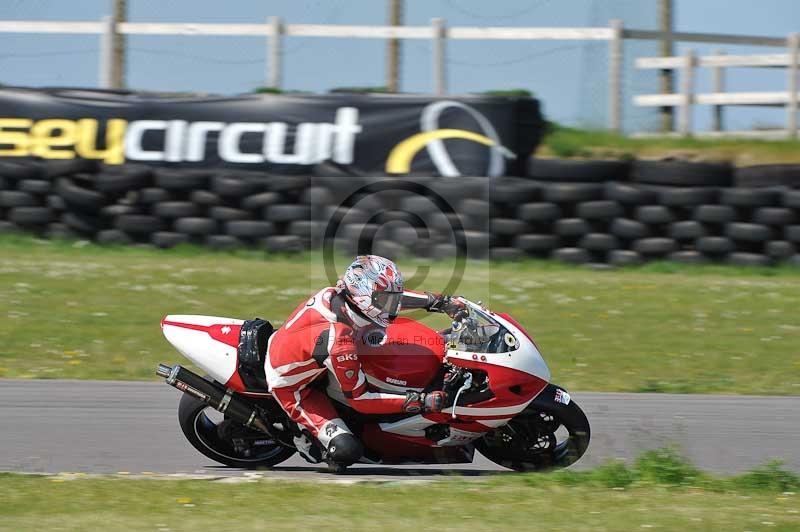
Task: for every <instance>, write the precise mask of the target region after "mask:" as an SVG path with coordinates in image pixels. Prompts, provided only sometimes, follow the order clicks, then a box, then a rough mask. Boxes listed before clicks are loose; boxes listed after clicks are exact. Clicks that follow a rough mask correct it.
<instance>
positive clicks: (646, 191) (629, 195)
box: [605, 181, 658, 205]
mask: <svg viewBox="0 0 800 532" xmlns="http://www.w3.org/2000/svg"><path fill="white" fill-rule="evenodd" d="M605 197H606V199H609V200H612V201H617V202H619V203H621V204H623V205H651V204H653V203H656V201H657V198H658V194H657V193H656V191H655V190H652V189H650V188H646V187H643V186H640V185H629V184H626V183H616V182H613V181H612V182H610V183H606V185H605Z"/></svg>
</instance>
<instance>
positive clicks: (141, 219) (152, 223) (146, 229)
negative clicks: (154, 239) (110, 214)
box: [114, 214, 164, 235]
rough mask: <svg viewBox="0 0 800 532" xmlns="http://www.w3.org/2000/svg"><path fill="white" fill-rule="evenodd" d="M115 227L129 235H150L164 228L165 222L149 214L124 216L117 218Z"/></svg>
mask: <svg viewBox="0 0 800 532" xmlns="http://www.w3.org/2000/svg"><path fill="white" fill-rule="evenodd" d="M114 227H116V228H117V229H120V230H122V231H125V232H126V233H128V234H136V235H149V234H150V233H155V232H156V231H161V230H162V229H163V228H164V222H163V221H162V220H161V219H159V218H157V217H155V216H150V215H148V214H123V215H122V216H119V217H117V219H116V220H115V222H114Z"/></svg>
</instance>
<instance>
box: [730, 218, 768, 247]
mask: <svg viewBox="0 0 800 532" xmlns="http://www.w3.org/2000/svg"><path fill="white" fill-rule="evenodd" d="M725 236H727V237H728V238H732V239H733V240H739V241H742V242H757V243H760V242H766V241H767V240H772V237H773V234H772V229H770V228H769V227H767V226H765V225H760V224H750V223H741V222H734V223H730V224H728V225H727V226H725Z"/></svg>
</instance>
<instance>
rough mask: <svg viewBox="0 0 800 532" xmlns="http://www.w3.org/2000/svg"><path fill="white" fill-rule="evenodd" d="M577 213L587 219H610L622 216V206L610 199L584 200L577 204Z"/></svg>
mask: <svg viewBox="0 0 800 532" xmlns="http://www.w3.org/2000/svg"><path fill="white" fill-rule="evenodd" d="M577 215H578V217H579V218H585V219H587V220H611V219H612V218H616V217H618V216H622V207H621V206H620V205H619V203H617V202H616V201H611V200H597V201H585V202H583V203H579V204H578V209H577Z"/></svg>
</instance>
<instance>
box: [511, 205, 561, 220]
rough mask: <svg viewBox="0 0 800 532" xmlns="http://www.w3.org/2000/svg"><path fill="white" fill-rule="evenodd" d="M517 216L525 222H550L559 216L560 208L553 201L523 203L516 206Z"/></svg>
mask: <svg viewBox="0 0 800 532" xmlns="http://www.w3.org/2000/svg"><path fill="white" fill-rule="evenodd" d="M517 218H519V219H520V220H524V221H526V222H552V221H554V220H558V219H559V218H561V208H560V207H559V206H558V205H556V204H555V203H546V202H536V203H524V204H522V205H520V206H519V207H517Z"/></svg>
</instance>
